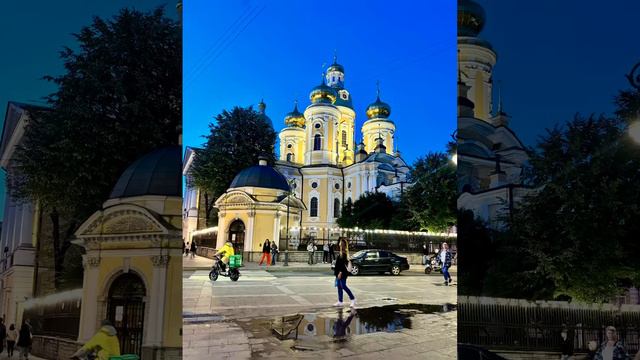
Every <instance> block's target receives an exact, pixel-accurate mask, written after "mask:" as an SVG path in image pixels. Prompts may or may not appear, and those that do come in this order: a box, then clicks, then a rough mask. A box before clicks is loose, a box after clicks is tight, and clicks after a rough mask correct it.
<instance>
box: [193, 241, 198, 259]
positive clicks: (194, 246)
mask: <svg viewBox="0 0 640 360" xmlns="http://www.w3.org/2000/svg"><path fill="white" fill-rule="evenodd" d="M197 249H198V247H197V246H196V241H195V240H191V258H192V259H195V258H196V250H197Z"/></svg>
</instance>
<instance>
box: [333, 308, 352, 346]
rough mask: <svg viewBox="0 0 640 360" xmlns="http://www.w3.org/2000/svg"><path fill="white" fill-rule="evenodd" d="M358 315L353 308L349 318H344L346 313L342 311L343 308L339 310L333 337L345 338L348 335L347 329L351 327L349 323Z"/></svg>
mask: <svg viewBox="0 0 640 360" xmlns="http://www.w3.org/2000/svg"><path fill="white" fill-rule="evenodd" d="M355 315H356V310H355V309H353V310H352V311H351V314H349V316H348V317H347V320H344V315H343V313H342V308H341V309H340V310H338V318H337V319H336V322H335V324H334V325H333V337H334V339H336V340H343V339H345V338H346V337H347V329H348V328H349V324H351V320H353V317H354V316H355Z"/></svg>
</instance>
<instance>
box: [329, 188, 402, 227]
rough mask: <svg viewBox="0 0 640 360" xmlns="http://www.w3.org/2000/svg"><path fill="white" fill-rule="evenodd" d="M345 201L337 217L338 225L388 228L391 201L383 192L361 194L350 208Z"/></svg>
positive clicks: (392, 207)
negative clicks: (339, 215)
mask: <svg viewBox="0 0 640 360" xmlns="http://www.w3.org/2000/svg"><path fill="white" fill-rule="evenodd" d="M350 207H351V206H350V203H349V202H348V201H347V203H346V204H345V206H343V207H342V212H341V215H342V216H341V217H340V218H339V219H338V225H340V227H356V226H357V227H359V228H361V229H388V228H389V224H390V223H391V216H392V213H393V209H394V206H393V202H391V199H389V198H388V197H387V195H385V194H384V193H379V192H369V193H365V194H364V195H362V196H361V197H360V198H359V199H358V200H356V202H354V203H353V206H352V207H351V208H350Z"/></svg>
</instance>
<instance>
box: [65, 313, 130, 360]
mask: <svg viewBox="0 0 640 360" xmlns="http://www.w3.org/2000/svg"><path fill="white" fill-rule="evenodd" d="M101 325H102V326H101V327H100V329H99V330H98V332H97V333H96V334H95V335H93V337H92V338H91V339H89V341H87V342H86V343H85V344H84V345H83V346H82V347H81V348H80V349H78V351H76V352H75V354H73V355H71V358H85V357H86V356H87V354H89V353H91V352H93V351H95V352H97V355H98V357H97V358H96V359H97V360H109V358H111V357H116V356H120V341H118V336H117V332H116V328H114V327H113V325H111V322H110V321H109V320H103V321H102V324H101Z"/></svg>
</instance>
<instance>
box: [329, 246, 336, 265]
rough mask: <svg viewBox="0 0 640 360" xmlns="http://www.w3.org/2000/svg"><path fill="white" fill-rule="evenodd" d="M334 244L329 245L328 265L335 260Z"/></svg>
mask: <svg viewBox="0 0 640 360" xmlns="http://www.w3.org/2000/svg"><path fill="white" fill-rule="evenodd" d="M335 251H336V244H334V243H331V244H329V263H331V262H333V260H335V259H336V252H335Z"/></svg>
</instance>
